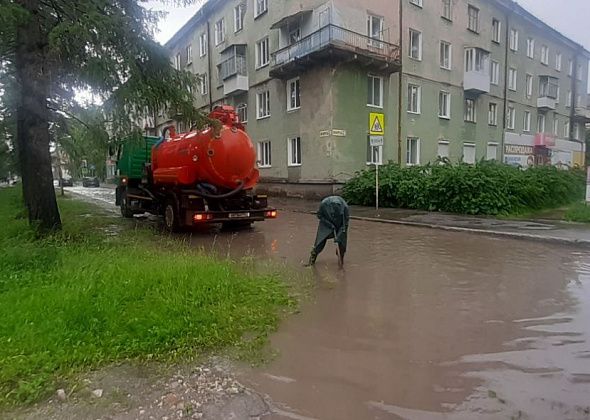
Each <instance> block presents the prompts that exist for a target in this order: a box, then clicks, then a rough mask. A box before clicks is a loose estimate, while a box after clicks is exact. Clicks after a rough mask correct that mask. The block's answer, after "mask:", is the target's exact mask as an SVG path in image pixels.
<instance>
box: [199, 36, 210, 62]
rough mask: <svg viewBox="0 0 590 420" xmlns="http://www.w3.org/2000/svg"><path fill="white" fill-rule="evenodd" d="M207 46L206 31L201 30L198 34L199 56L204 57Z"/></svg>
mask: <svg viewBox="0 0 590 420" xmlns="http://www.w3.org/2000/svg"><path fill="white" fill-rule="evenodd" d="M208 47H209V45H208V42H207V32H202V33H201V35H199V57H205V56H206V55H207V50H208V49H209V48H208Z"/></svg>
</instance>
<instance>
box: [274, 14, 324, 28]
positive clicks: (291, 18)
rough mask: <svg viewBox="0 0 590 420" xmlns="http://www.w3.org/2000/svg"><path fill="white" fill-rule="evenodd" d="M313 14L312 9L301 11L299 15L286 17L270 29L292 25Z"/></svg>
mask: <svg viewBox="0 0 590 420" xmlns="http://www.w3.org/2000/svg"><path fill="white" fill-rule="evenodd" d="M312 12H313V10H311V9H303V10H300V11H298V12H297V13H294V14H292V15H289V16H285V17H284V18H282V19H281V20H279V21H278V22H275V23H273V24H272V26H271V27H270V29H278V28H282V27H283V26H285V25H288V24H290V23H293V22H295V21H298V20H299V19H301V18H302V17H305V16H309V15H311V13H312Z"/></svg>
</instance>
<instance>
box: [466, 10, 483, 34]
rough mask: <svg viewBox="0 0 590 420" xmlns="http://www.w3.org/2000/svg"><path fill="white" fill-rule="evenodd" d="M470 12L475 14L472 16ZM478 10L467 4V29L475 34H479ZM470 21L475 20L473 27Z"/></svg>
mask: <svg viewBox="0 0 590 420" xmlns="http://www.w3.org/2000/svg"><path fill="white" fill-rule="evenodd" d="M471 12H474V13H475V15H473V16H472V14H471ZM479 12H480V10H479V8H477V7H475V6H473V5H471V4H468V5H467V29H468V30H469V31H471V32H473V33H476V34H479ZM473 19H474V20H473ZM472 22H475V27H472Z"/></svg>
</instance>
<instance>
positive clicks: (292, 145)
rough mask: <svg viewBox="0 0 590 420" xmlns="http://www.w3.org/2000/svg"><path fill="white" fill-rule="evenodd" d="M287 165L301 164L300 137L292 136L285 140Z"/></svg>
mask: <svg viewBox="0 0 590 420" xmlns="http://www.w3.org/2000/svg"><path fill="white" fill-rule="evenodd" d="M287 159H288V160H287V162H288V164H287V165H288V166H301V137H292V138H290V139H289V140H288V142H287Z"/></svg>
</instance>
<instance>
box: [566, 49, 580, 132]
mask: <svg viewBox="0 0 590 420" xmlns="http://www.w3.org/2000/svg"><path fill="white" fill-rule="evenodd" d="M573 66H574V68H573V69H572V86H571V87H572V100H571V103H570V130H569V133H568V140H569V141H572V140H573V139H574V124H575V116H576V102H577V98H578V83H577V80H578V52H577V51H576V53H575V54H574V57H573Z"/></svg>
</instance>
